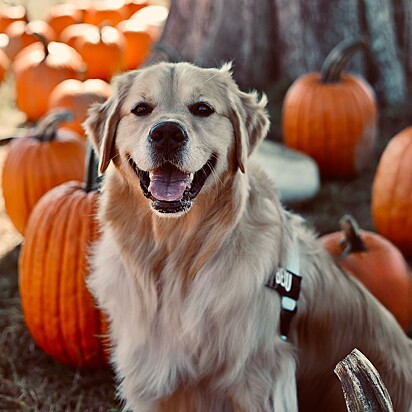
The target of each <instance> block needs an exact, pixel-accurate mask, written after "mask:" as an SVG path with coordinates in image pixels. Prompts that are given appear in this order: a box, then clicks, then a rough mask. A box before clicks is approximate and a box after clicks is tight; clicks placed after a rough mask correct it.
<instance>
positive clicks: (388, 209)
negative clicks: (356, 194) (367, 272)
mask: <svg viewBox="0 0 412 412" xmlns="http://www.w3.org/2000/svg"><path fill="white" fill-rule="evenodd" d="M371 209H372V217H373V221H374V224H375V226H376V229H377V231H378V232H379V233H380V234H382V235H383V236H385V237H386V238H388V239H390V240H391V241H392V242H393V243H395V245H396V246H398V247H399V249H400V250H401V251H402V252H403V253H404V254H405V255H408V256H412V127H408V128H406V129H403V130H402V131H400V132H399V133H398V134H397V135H395V136H394V137H392V139H391V140H390V141H389V144H388V145H387V146H386V148H385V150H384V151H383V153H382V156H381V158H380V160H379V164H378V167H377V169H376V173H375V177H374V181H373V186H372V202H371Z"/></svg>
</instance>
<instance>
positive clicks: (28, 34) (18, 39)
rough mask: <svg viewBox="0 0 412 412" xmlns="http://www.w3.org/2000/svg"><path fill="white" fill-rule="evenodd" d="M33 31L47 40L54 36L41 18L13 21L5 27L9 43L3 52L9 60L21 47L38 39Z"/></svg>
mask: <svg viewBox="0 0 412 412" xmlns="http://www.w3.org/2000/svg"><path fill="white" fill-rule="evenodd" d="M34 33H39V34H41V35H42V36H44V38H45V39H46V40H47V41H48V42H51V41H52V40H54V38H55V34H54V31H53V29H52V28H51V27H50V26H49V25H48V24H47V23H46V22H45V21H43V20H32V21H30V22H28V23H27V22H25V21H15V22H14V23H11V24H10V25H9V26H8V27H7V29H6V34H7V35H8V36H9V43H8V45H7V46H6V47H5V52H6V53H7V55H8V56H9V58H10V59H11V60H13V59H14V58H15V57H16V55H17V53H19V52H20V51H21V50H22V49H24V48H25V47H27V46H29V45H30V44H32V43H35V42H37V41H39V39H38V37H37V36H36V35H35V34H34Z"/></svg>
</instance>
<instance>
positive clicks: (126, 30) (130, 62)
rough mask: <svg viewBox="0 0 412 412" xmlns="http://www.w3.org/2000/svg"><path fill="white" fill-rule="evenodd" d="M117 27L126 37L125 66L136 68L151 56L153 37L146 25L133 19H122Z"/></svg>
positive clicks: (125, 67)
mask: <svg viewBox="0 0 412 412" xmlns="http://www.w3.org/2000/svg"><path fill="white" fill-rule="evenodd" d="M117 28H118V29H119V30H120V31H121V33H123V35H124V37H125V39H126V47H125V52H124V61H123V67H124V69H125V70H132V69H136V68H138V67H139V66H140V65H141V64H142V63H143V62H144V60H145V59H146V58H147V57H148V56H149V53H150V47H151V45H152V44H153V39H152V37H151V35H150V34H149V33H148V32H147V30H146V26H141V25H139V23H137V21H136V20H133V19H129V20H123V21H121V22H120V23H119V24H118V25H117Z"/></svg>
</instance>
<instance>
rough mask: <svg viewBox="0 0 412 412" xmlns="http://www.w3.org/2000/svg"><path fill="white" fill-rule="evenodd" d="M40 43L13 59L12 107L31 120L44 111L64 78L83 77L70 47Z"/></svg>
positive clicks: (76, 54)
mask: <svg viewBox="0 0 412 412" xmlns="http://www.w3.org/2000/svg"><path fill="white" fill-rule="evenodd" d="M39 38H40V39H41V41H40V42H36V43H33V44H31V45H30V46H27V47H25V48H24V49H23V50H22V51H21V52H20V53H19V54H18V55H17V56H16V58H15V59H14V63H13V73H14V78H15V88H16V105H17V107H18V108H19V109H20V110H21V111H22V112H24V113H25V114H26V116H27V119H28V120H31V121H35V120H38V119H40V117H42V116H43V115H44V114H45V113H46V112H47V107H48V100H49V96H50V93H51V92H52V90H53V89H54V88H55V87H56V86H57V84H59V83H60V82H62V81H63V80H66V79H81V78H82V77H83V75H84V69H85V66H84V62H83V59H82V57H81V56H80V55H79V53H77V51H76V50H74V49H73V48H72V47H70V46H68V45H67V44H64V43H59V42H50V43H49V42H47V40H46V39H45V38H44V37H43V36H39Z"/></svg>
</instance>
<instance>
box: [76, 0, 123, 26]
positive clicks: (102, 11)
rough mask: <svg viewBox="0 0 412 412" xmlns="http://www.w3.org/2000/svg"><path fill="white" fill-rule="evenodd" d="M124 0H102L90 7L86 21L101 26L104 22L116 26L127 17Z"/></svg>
mask: <svg viewBox="0 0 412 412" xmlns="http://www.w3.org/2000/svg"><path fill="white" fill-rule="evenodd" d="M123 6H124V1H123V0H100V1H98V2H95V3H94V4H93V5H91V7H89V8H88V9H87V10H86V11H85V14H84V22H85V23H89V24H93V25H95V26H99V25H101V24H103V23H105V24H106V25H108V24H110V25H112V26H116V25H117V24H118V23H120V22H121V21H122V20H124V19H125V18H126V10H125V9H124V8H123Z"/></svg>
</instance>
